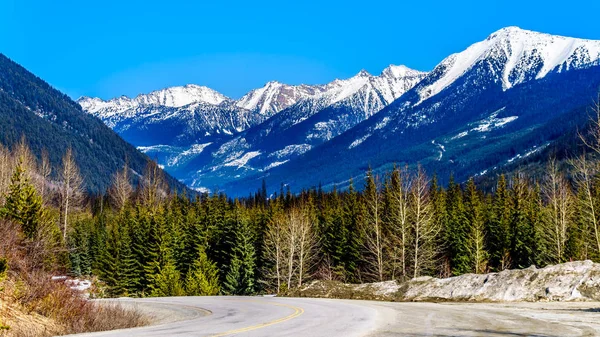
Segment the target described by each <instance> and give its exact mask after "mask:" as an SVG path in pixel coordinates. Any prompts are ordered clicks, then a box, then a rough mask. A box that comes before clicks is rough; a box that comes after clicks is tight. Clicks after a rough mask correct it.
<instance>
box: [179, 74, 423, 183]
mask: <svg viewBox="0 0 600 337" xmlns="http://www.w3.org/2000/svg"><path fill="white" fill-rule="evenodd" d="M425 75H426V74H425V73H423V72H420V71H416V70H412V69H409V68H407V67H405V66H393V65H392V66H389V67H388V68H386V69H385V70H384V71H383V72H382V73H381V74H380V75H379V76H373V75H371V74H369V73H367V72H366V71H364V70H362V71H360V72H359V73H358V74H356V75H355V76H353V77H351V78H349V79H345V80H335V81H333V82H331V83H329V84H326V85H323V86H320V87H319V90H320V92H319V93H317V94H315V95H312V96H309V97H306V98H304V99H301V100H299V101H298V102H297V103H296V104H294V105H291V106H290V107H288V108H286V109H284V110H282V111H281V112H279V113H277V114H276V115H274V116H273V117H271V118H269V119H267V120H266V121H265V122H263V123H261V124H258V125H256V126H254V127H252V128H249V129H248V130H246V131H244V132H242V133H240V134H239V135H237V136H235V137H234V138H233V139H231V140H229V141H226V142H224V143H222V144H220V145H218V144H216V143H215V144H214V146H215V147H214V149H213V150H212V152H211V153H212V154H211V157H210V158H208V157H206V158H205V159H206V160H209V161H208V162H205V163H203V165H202V166H200V165H198V166H194V167H193V169H192V167H189V169H188V171H189V172H191V174H189V175H188V176H187V177H186V178H185V181H186V182H188V183H189V184H190V185H191V186H194V187H200V186H202V187H207V186H211V185H212V184H215V183H221V184H222V183H223V182H227V181H231V180H236V179H241V178H243V177H245V176H247V175H250V174H254V173H257V172H264V171H266V170H269V169H271V168H274V167H277V166H279V165H282V164H284V163H286V162H288V161H290V160H292V159H293V158H295V157H297V156H299V155H301V154H303V153H305V152H306V151H308V150H310V149H312V148H314V147H316V146H318V145H320V144H322V143H323V142H326V141H328V140H330V139H332V138H334V137H336V136H337V135H339V134H341V133H342V132H344V131H346V130H348V129H350V128H351V127H353V126H354V125H356V124H358V123H360V122H361V121H363V120H365V119H367V118H369V117H371V116H372V115H373V114H375V113H376V112H377V111H379V110H381V109H382V108H384V107H385V106H387V105H388V104H390V103H391V102H393V101H394V100H395V99H397V98H399V97H400V96H402V94H403V93H405V92H406V91H407V90H409V89H410V88H412V87H413V86H414V85H415V84H417V83H418V82H419V81H420V80H421V79H422V78H423V77H424V76H425ZM217 146H218V147H217ZM196 164H199V162H196ZM198 184H203V185H200V186H198Z"/></svg>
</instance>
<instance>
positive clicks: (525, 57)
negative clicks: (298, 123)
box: [223, 27, 600, 189]
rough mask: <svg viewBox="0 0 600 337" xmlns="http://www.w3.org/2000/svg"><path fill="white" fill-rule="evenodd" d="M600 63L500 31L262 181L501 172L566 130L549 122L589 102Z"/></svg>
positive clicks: (548, 41)
mask: <svg viewBox="0 0 600 337" xmlns="http://www.w3.org/2000/svg"><path fill="white" fill-rule="evenodd" d="M599 60H600V41H591V40H581V39H576V38H568V37H560V36H552V35H548V34H543V33H537V32H532V31H527V30H523V29H519V28H516V27H508V28H505V29H501V30H499V31H497V32H495V33H493V34H491V35H490V36H489V37H488V38H487V39H486V40H484V41H481V42H478V43H475V44H474V45H472V46H470V47H469V48H467V49H466V50H465V51H463V52H460V53H456V54H453V55H450V56H449V57H447V58H446V59H444V60H443V61H442V62H441V63H440V64H439V65H438V66H436V67H435V68H434V69H433V70H432V71H431V72H429V73H428V74H426V75H425V76H424V77H423V78H422V79H421V80H420V81H419V83H417V84H416V85H415V86H414V87H412V88H411V89H409V90H408V91H406V92H405V93H404V94H403V95H401V96H400V97H399V98H398V99H396V100H395V101H394V102H392V103H391V104H388V105H387V106H386V107H384V108H383V109H382V110H381V111H379V112H377V113H376V114H375V115H374V116H372V117H370V118H368V119H365V120H363V121H362V122H360V123H358V124H357V125H355V126H353V127H352V128H350V129H347V130H346V131H345V132H344V133H341V134H340V135H339V136H337V137H335V138H332V139H330V140H328V141H326V142H325V143H324V144H322V145H321V146H318V147H313V148H311V149H310V150H309V151H307V152H305V153H304V154H302V155H301V156H297V157H294V158H290V160H289V161H288V162H287V163H286V164H284V165H280V166H277V167H275V168H273V169H271V170H269V172H268V173H263V174H262V176H268V177H269V179H271V180H273V181H275V182H278V183H279V182H283V183H290V184H291V183H292V182H293V183H295V184H301V186H298V187H299V188H301V187H305V186H310V184H315V183H318V182H322V183H324V184H335V183H341V182H343V181H345V180H347V179H348V178H349V177H352V176H354V177H356V175H357V174H362V171H364V167H365V165H366V164H367V163H368V164H369V165H371V166H372V167H373V168H374V169H378V168H383V167H388V168H389V167H390V166H391V165H393V163H404V162H405V163H408V164H415V163H417V162H420V163H421V164H423V165H424V167H426V168H427V169H428V171H430V172H437V173H438V174H444V175H446V176H449V175H450V173H451V172H453V173H454V175H455V177H460V178H461V179H462V178H464V177H466V176H468V175H469V174H474V173H477V172H481V171H483V170H486V169H491V168H493V167H495V166H499V165H503V163H505V162H506V161H507V160H508V159H510V156H508V155H507V154H511V152H513V151H515V149H519V148H532V147H533V146H537V147H540V146H543V144H544V143H545V142H547V141H548V139H547V137H550V132H548V131H545V132H542V131H540V130H542V128H546V129H547V130H557V129H559V128H562V127H566V126H563V125H560V126H559V125H552V123H553V121H556V120H559V119H560V118H567V117H565V115H564V114H568V113H569V112H571V111H573V110H574V109H578V108H581V107H584V106H586V105H587V104H589V103H590V102H591V100H592V99H593V98H594V97H596V96H595V95H596V94H597V90H598V85H599V84H600V76H599V74H600V61H599ZM390 72H392V70H390ZM363 75H364V74H363ZM353 97H354V98H356V96H353ZM359 97H360V96H359ZM346 102H348V101H346ZM350 102H351V103H350V104H354V105H356V101H354V100H350ZM283 113H285V111H283V112H281V113H280V114H283ZM322 114H323V112H320V113H319V115H322ZM333 115H334V114H330V115H328V117H331V116H333ZM276 117H277V116H276ZM308 121H309V119H306V122H308ZM328 121H329V119H321V120H319V121H318V122H320V123H323V124H318V123H317V124H314V125H315V126H318V127H320V128H324V127H325V126H326V124H327V123H328ZM303 123H304V122H303ZM519 142H522V143H519ZM302 143H304V142H302ZM296 144H301V142H298V140H297V139H296ZM309 144H310V142H309ZM440 145H441V146H444V148H443V149H442V147H441V146H440ZM249 150H253V151H256V149H255V148H252V149H249ZM511 156H514V153H512V154H511ZM257 158H258V157H257ZM250 163H252V161H250ZM475 168H477V169H478V171H476V172H471V170H474V169H475ZM296 172H297V173H296ZM259 176H261V174H257V175H255V176H254V177H259ZM251 179H252V178H248V179H247V180H246V181H247V182H248V183H249V184H250V183H251V181H252V180H251ZM307 179H308V180H307ZM309 180H310V181H309ZM243 183H244V182H241V181H236V184H237V185H235V186H234V184H229V185H227V186H224V187H223V188H225V189H227V188H236V189H237V188H243V187H242V186H243ZM255 183H256V180H253V182H252V184H255ZM329 186H333V185H329Z"/></svg>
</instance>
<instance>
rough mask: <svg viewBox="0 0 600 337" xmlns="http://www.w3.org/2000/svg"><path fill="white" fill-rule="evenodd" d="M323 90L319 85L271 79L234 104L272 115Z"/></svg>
mask: <svg viewBox="0 0 600 337" xmlns="http://www.w3.org/2000/svg"><path fill="white" fill-rule="evenodd" d="M324 90H325V88H324V86H320V85H305V84H301V85H287V84H283V83H279V82H277V81H271V82H269V83H267V84H265V86H264V87H262V88H258V89H254V90H252V91H250V92H249V93H247V94H245V95H244V96H243V97H242V98H240V99H239V100H238V101H237V103H236V105H237V106H238V107H240V108H243V109H247V110H252V111H258V112H259V113H260V114H261V115H265V116H272V115H274V114H276V113H278V112H279V111H281V110H283V109H285V108H287V107H289V106H291V105H294V104H296V103H297V102H298V101H300V100H302V99H304V98H308V97H311V96H314V95H316V94H318V93H321V92H323V91H324Z"/></svg>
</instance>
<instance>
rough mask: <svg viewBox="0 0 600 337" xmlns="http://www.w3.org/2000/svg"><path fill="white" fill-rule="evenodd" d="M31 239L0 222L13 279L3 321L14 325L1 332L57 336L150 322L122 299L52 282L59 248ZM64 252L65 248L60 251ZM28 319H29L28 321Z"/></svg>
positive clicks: (3, 297)
mask: <svg viewBox="0 0 600 337" xmlns="http://www.w3.org/2000/svg"><path fill="white" fill-rule="evenodd" d="M48 247H51V245H47V244H46V243H44V242H40V241H35V242H29V241H27V240H25V239H24V238H23V235H22V234H21V232H20V229H19V228H18V226H16V225H14V224H13V223H11V222H8V221H0V256H2V257H5V258H6V259H7V261H8V266H9V270H8V279H7V280H6V281H4V282H3V285H1V287H0V288H4V290H3V291H2V292H0V323H2V322H4V323H5V324H6V325H8V326H9V327H10V328H9V329H8V330H3V331H2V332H0V336H19V337H20V336H52V335H56V334H69V333H80V332H92V331H104V330H112V329H121V328H130V327H137V326H141V325H144V324H146V323H147V319H146V318H145V317H144V316H143V315H142V314H141V313H139V312H136V311H132V310H125V309H123V308H122V307H120V306H118V305H116V304H105V303H98V302H93V301H89V300H87V299H86V298H84V297H83V296H82V294H81V293H80V292H78V291H75V290H72V289H70V288H69V287H68V286H67V285H65V283H64V281H52V280H51V277H52V275H53V274H55V273H56V272H58V271H60V269H59V268H58V267H57V266H53V265H49V264H48V262H47V261H52V260H56V259H48V258H47V256H49V255H51V254H56V253H57V252H56V248H51V249H48ZM59 253H60V252H59ZM23 322H27V324H23Z"/></svg>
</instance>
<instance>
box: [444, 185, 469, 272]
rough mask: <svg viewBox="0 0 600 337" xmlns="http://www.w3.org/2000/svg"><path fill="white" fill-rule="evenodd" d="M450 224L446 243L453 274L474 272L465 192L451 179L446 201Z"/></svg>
mask: <svg viewBox="0 0 600 337" xmlns="http://www.w3.org/2000/svg"><path fill="white" fill-rule="evenodd" d="M446 210H447V214H448V224H447V226H448V227H447V229H446V242H447V244H448V253H449V259H450V267H451V270H452V274H454V275H461V274H464V273H468V272H470V271H471V270H473V263H472V262H471V261H470V260H471V254H470V252H469V235H470V233H469V227H470V226H469V222H468V219H467V216H466V212H465V205H464V202H463V191H462V189H461V188H460V185H458V184H456V183H454V179H453V178H452V177H451V178H450V184H449V185H448V196H447V199H446Z"/></svg>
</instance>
